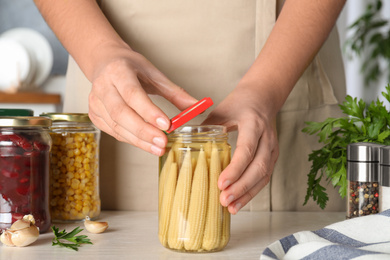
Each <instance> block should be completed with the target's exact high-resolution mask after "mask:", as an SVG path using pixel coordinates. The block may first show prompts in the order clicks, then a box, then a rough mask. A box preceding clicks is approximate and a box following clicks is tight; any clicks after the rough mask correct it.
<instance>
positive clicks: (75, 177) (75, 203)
mask: <svg viewBox="0 0 390 260" xmlns="http://www.w3.org/2000/svg"><path fill="white" fill-rule="evenodd" d="M42 116H45V117H49V118H51V119H52V121H53V125H52V127H51V132H50V135H51V138H52V140H53V146H52V151H51V160H50V199H49V204H50V213H51V217H52V222H56V223H71V222H79V221H83V220H84V219H85V218H86V217H87V216H88V217H89V218H91V219H96V218H97V217H98V216H99V215H100V204H101V203H100V194H99V141H100V131H99V130H98V129H97V128H96V127H95V126H94V125H93V124H92V122H91V120H90V119H89V117H88V114H80V113H67V114H55V113H50V114H42Z"/></svg>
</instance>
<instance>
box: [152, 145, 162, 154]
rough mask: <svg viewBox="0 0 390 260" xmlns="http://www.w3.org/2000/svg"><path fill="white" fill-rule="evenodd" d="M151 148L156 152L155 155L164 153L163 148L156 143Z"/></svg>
mask: <svg viewBox="0 0 390 260" xmlns="http://www.w3.org/2000/svg"><path fill="white" fill-rule="evenodd" d="M150 149H151V150H152V153H154V154H155V155H158V156H160V155H161V154H162V149H161V148H159V147H157V146H155V145H152V146H151V147H150Z"/></svg>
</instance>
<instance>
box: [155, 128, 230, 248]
mask: <svg viewBox="0 0 390 260" xmlns="http://www.w3.org/2000/svg"><path fill="white" fill-rule="evenodd" d="M227 137H228V134H227V133H226V128H225V127H223V126H185V127H182V128H179V129H177V130H175V131H174V132H172V133H171V134H169V135H168V145H167V149H166V153H165V154H164V155H163V156H162V157H160V167H159V168H160V170H159V239H160V242H161V244H162V245H163V246H165V247H167V248H169V249H172V250H176V251H180V252H212V251H219V250H221V249H223V248H224V247H225V246H226V245H227V243H228V242H229V239H230V213H229V212H228V210H227V208H225V207H223V206H222V205H221V204H220V202H219V195H220V190H219V189H218V185H217V183H218V177H219V174H220V173H221V171H222V170H223V169H224V168H225V167H226V166H227V165H228V164H229V163H230V153H231V147H230V145H229V144H228V142H227Z"/></svg>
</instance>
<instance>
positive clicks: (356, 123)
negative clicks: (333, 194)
mask: <svg viewBox="0 0 390 260" xmlns="http://www.w3.org/2000/svg"><path fill="white" fill-rule="evenodd" d="M382 95H383V97H385V98H386V100H387V101H388V102H390V85H387V86H386V92H382ZM340 108H341V110H342V111H343V113H344V114H345V115H346V116H345V117H341V118H328V119H326V120H325V121H324V122H306V124H307V127H305V128H304V129H303V130H302V131H303V132H304V133H308V134H310V135H313V134H317V136H318V137H319V142H320V143H323V144H324V146H323V147H322V148H321V149H318V150H313V151H312V153H310V154H309V161H311V162H312V165H311V169H310V172H309V174H308V175H307V176H308V180H307V185H308V187H307V193H306V196H305V201H304V205H305V204H306V203H307V202H308V200H309V199H310V197H312V198H313V200H314V201H316V202H317V204H318V205H319V206H320V207H321V208H322V209H324V208H325V207H326V203H327V202H328V200H329V197H328V194H327V193H326V188H325V187H323V186H321V184H320V181H321V180H322V179H323V178H325V179H326V180H327V181H328V182H331V183H332V185H333V187H335V188H336V187H339V194H340V196H341V197H342V198H344V197H345V196H346V194H347V146H348V144H350V143H357V142H372V143H378V144H384V145H390V112H389V111H388V110H387V108H386V107H385V106H384V104H383V102H382V101H379V99H377V100H376V101H372V102H371V104H369V105H368V104H366V103H365V102H364V101H363V100H362V99H360V100H359V101H358V100H357V98H352V97H351V96H347V97H346V99H345V101H344V102H343V104H341V105H340Z"/></svg>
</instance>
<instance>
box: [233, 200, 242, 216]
mask: <svg viewBox="0 0 390 260" xmlns="http://www.w3.org/2000/svg"><path fill="white" fill-rule="evenodd" d="M241 207H242V205H241V203H240V202H238V203H236V205H234V211H235V212H236V213H237V212H238V211H239V210H240V209H241ZM236 213H234V214H236Z"/></svg>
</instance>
